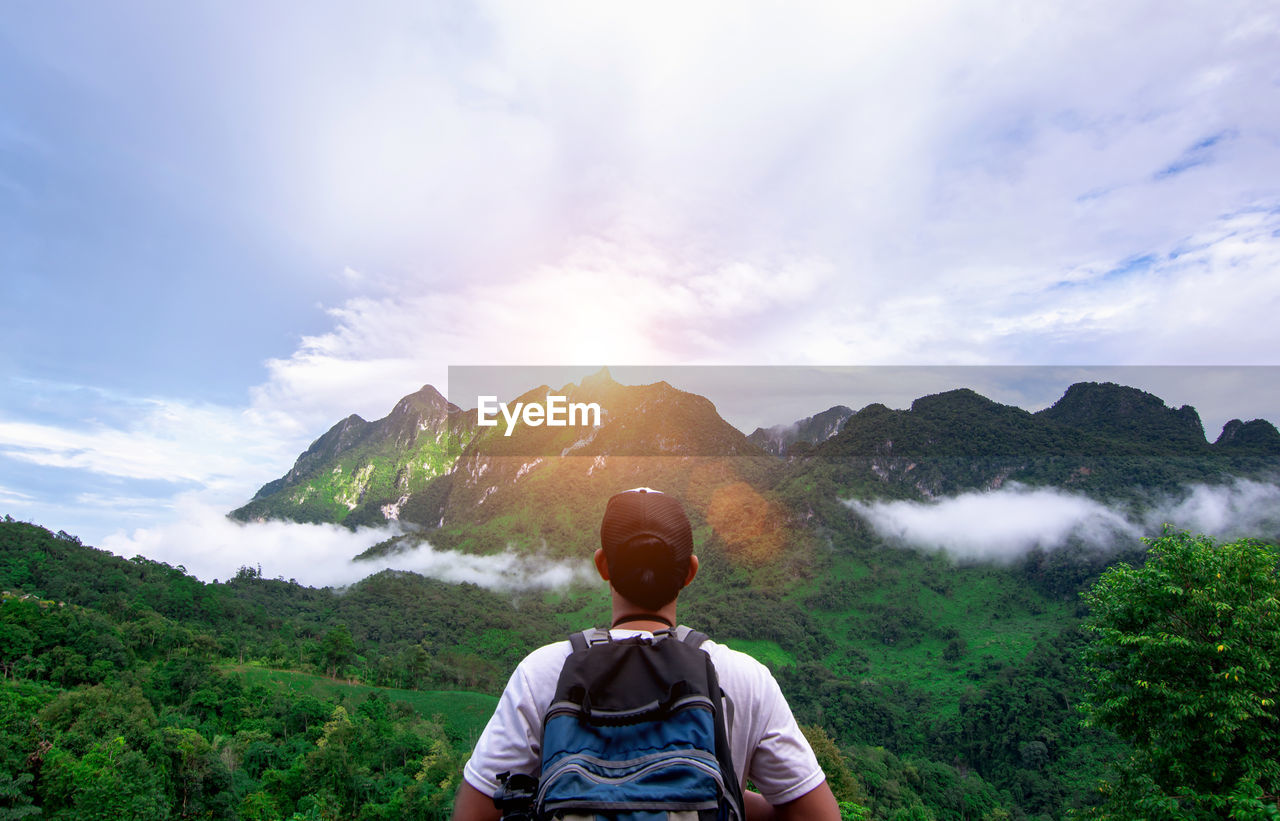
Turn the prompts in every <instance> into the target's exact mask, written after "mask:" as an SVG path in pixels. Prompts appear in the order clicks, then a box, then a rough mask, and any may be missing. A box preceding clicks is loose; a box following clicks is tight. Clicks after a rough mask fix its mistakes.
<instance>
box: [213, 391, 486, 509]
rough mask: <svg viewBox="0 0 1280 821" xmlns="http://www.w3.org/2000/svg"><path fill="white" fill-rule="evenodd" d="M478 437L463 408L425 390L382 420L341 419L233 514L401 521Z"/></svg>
mask: <svg viewBox="0 0 1280 821" xmlns="http://www.w3.org/2000/svg"><path fill="white" fill-rule="evenodd" d="M473 433H474V431H473V429H472V426H471V425H469V423H468V421H467V418H466V416H465V415H464V414H463V412H462V410H461V409H460V408H458V407H457V406H456V405H453V404H452V403H450V402H449V401H448V400H446V399H445V398H444V397H443V396H441V395H440V392H439V391H437V390H436V389H435V388H433V387H432V386H430V385H425V386H423V387H422V389H421V390H419V391H417V392H416V393H411V394H409V395H408V396H406V397H404V398H403V399H401V400H400V401H399V402H397V403H396V406H395V408H393V409H392V411H391V413H389V414H388V415H387V416H385V417H383V418H382V419H379V420H377V421H376V422H367V421H365V420H364V419H361V418H360V417H359V416H356V415H354V414H353V415H351V416H348V417H347V418H346V419H343V420H342V421H341V422H338V423H337V424H336V425H334V426H333V427H332V428H330V429H329V430H328V431H327V432H326V433H325V434H324V435H323V436H321V437H320V438H319V439H317V440H316V441H314V442H312V443H311V446H310V447H308V448H307V449H306V451H304V452H303V453H302V455H301V456H299V457H298V459H297V461H296V462H295V463H294V465H293V468H292V469H291V470H290V471H289V472H288V473H286V474H285V475H284V476H282V477H280V478H279V479H276V480H274V481H271V482H268V483H267V484H265V485H263V486H262V488H261V489H260V490H259V491H258V492H257V493H256V494H254V497H253V499H252V500H250V501H249V503H248V504H246V505H244V506H243V507H240V508H238V509H237V510H235V511H232V513H231V517H232V518H234V519H238V520H240V521H261V520H264V519H288V520H292V521H297V522H341V523H343V524H347V525H351V526H355V525H357V524H375V523H376V524H382V523H383V522H386V521H388V520H394V519H397V518H399V516H400V510H401V507H402V506H403V505H404V504H405V503H406V502H407V501H408V500H409V498H410V497H411V496H412V495H413V494H414V493H417V492H420V491H422V490H424V489H425V488H426V487H427V486H428V485H429V484H430V483H431V481H432V480H433V479H435V478H437V477H439V476H441V475H443V474H446V473H448V472H449V470H450V469H452V467H453V464H454V462H455V461H456V460H457V458H458V454H459V453H461V452H462V449H463V447H464V446H465V445H466V443H467V442H469V441H470V439H471V436H472V435H473Z"/></svg>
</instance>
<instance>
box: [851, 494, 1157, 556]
mask: <svg viewBox="0 0 1280 821" xmlns="http://www.w3.org/2000/svg"><path fill="white" fill-rule="evenodd" d="M845 504H846V505H848V506H849V508H850V509H851V510H853V511H854V512H855V513H857V514H858V515H859V516H861V517H862V518H863V519H866V520H867V522H868V523H869V524H870V525H871V526H872V527H873V528H875V530H876V532H877V533H879V534H880V535H882V536H884V537H886V538H889V539H893V540H897V541H901V542H904V543H907V544H911V545H915V546H917V547H923V548H926V549H934V550H938V549H942V550H946V551H947V552H948V553H949V554H951V555H953V556H956V557H957V558H962V559H981V560H1001V559H1011V558H1014V557H1016V556H1018V555H1021V554H1022V553H1025V552H1027V551H1028V550H1031V549H1032V548H1036V547H1038V548H1042V549H1045V550H1052V549H1054V548H1058V547H1062V546H1063V545H1065V544H1066V543H1067V541H1068V540H1069V539H1071V538H1079V539H1083V540H1084V541H1086V542H1087V543H1091V544H1103V545H1107V546H1110V545H1111V543H1112V542H1113V541H1114V540H1115V539H1116V538H1117V537H1124V538H1131V539H1136V538H1137V537H1138V536H1140V535H1141V533H1140V532H1139V531H1138V529H1137V528H1136V527H1134V525H1133V524H1132V523H1130V522H1129V521H1128V520H1127V519H1126V518H1125V517H1124V516H1123V515H1121V514H1119V513H1117V512H1116V511H1114V510H1112V509H1110V508H1108V507H1106V506H1105V505H1102V504H1100V503H1098V502H1095V501H1093V500H1092V499H1089V498H1086V497H1084V496H1080V495H1078V494H1070V493H1064V492H1062V491H1059V490H1055V489H1031V488H1027V487H1024V486H1021V485H1017V484H1011V485H1007V486H1005V487H1003V488H1001V489H1000V490H996V491H988V492H973V493H964V494H960V495H959V496H955V497H952V498H949V499H943V500H941V501H937V502H913V501H892V502H870V503H867V502H861V501H858V500H849V501H846V502H845Z"/></svg>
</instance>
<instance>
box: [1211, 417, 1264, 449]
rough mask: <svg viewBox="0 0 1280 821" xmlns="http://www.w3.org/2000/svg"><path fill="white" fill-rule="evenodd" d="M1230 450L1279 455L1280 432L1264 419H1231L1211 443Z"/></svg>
mask: <svg viewBox="0 0 1280 821" xmlns="http://www.w3.org/2000/svg"><path fill="white" fill-rule="evenodd" d="M1213 444H1214V445H1215V446H1219V445H1221V446H1226V447H1230V448H1251V449H1254V450H1257V451H1260V452H1262V453H1267V454H1280V431H1277V430H1276V427H1275V425H1273V424H1271V423H1270V422H1268V421H1267V420H1265V419H1253V420H1251V421H1248V422H1241V421H1240V420H1239V419H1232V420H1231V421H1230V422H1228V423H1227V424H1225V425H1223V426H1222V434H1221V435H1220V436H1218V440H1217V441H1216V442H1214V443H1213Z"/></svg>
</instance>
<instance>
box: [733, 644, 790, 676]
mask: <svg viewBox="0 0 1280 821" xmlns="http://www.w3.org/2000/svg"><path fill="white" fill-rule="evenodd" d="M724 643H725V644H727V645H729V646H730V647H731V648H733V649H734V650H738V651H739V652H742V653H746V654H747V655H748V656H751V657H752V658H754V659H755V660H756V661H758V662H760V663H761V664H767V665H769V666H771V667H773V668H774V669H778V668H780V667H794V666H795V663H796V657H795V656H793V655H792V654H791V653H788V652H787V651H786V650H783V649H782V646H781V645H779V644H778V643H777V642H776V641H768V640H766V639H725V641H724Z"/></svg>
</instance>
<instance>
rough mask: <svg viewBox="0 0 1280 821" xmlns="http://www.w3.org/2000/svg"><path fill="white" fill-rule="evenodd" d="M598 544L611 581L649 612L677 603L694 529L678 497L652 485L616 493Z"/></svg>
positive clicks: (601, 527) (601, 529)
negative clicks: (653, 487) (675, 497)
mask: <svg viewBox="0 0 1280 821" xmlns="http://www.w3.org/2000/svg"><path fill="white" fill-rule="evenodd" d="M600 546H601V547H602V548H604V556H605V560H606V561H607V562H608V564H609V583H610V584H612V585H613V587H614V589H615V590H617V591H618V592H619V593H621V594H622V595H624V596H626V598H627V599H628V600H630V601H631V602H633V603H635V604H637V605H639V606H640V607H643V608H646V609H648V610H651V611H652V610H657V609H659V608H661V607H662V606H663V605H665V604H667V603H668V602H670V601H674V600H675V598H676V596H677V595H678V594H679V593H680V588H682V587H684V584H685V581H687V579H688V573H689V562H690V557H691V556H693V529H692V528H691V527H690V526H689V517H688V516H685V514H684V508H683V507H681V506H680V503H679V502H677V501H676V500H675V499H673V498H671V497H670V496H667V495H666V494H664V493H661V492H659V491H656V490H653V489H652V488H647V487H639V488H636V489H635V490H628V491H624V492H622V493H619V494H616V495H615V496H613V497H612V498H610V499H609V503H608V504H607V505H605V509H604V520H603V521H602V522H601V523H600Z"/></svg>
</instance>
